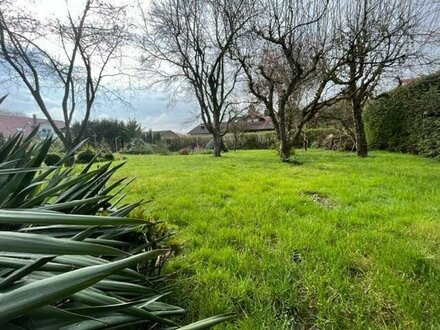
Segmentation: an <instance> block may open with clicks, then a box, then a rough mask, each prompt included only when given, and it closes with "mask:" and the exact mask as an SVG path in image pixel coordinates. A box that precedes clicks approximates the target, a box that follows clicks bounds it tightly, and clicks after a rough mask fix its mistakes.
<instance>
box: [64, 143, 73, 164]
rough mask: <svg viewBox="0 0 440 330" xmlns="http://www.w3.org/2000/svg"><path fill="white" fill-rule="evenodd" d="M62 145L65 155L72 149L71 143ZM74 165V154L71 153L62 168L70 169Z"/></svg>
mask: <svg viewBox="0 0 440 330" xmlns="http://www.w3.org/2000/svg"><path fill="white" fill-rule="evenodd" d="M63 144H64V150H65V152H66V154H67V153H68V152H69V151H70V150H72V149H73V144H72V143H66V142H65V143H63ZM74 164H75V153H72V154H71V155H70V157H69V158H67V159H66V161H65V162H64V166H66V167H72V166H73V165H74Z"/></svg>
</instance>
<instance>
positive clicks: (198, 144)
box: [165, 135, 212, 152]
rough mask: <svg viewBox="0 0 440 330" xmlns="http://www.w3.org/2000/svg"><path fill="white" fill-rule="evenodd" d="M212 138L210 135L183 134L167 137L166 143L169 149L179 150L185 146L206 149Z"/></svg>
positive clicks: (193, 148) (192, 148) (172, 150)
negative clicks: (173, 137) (171, 137)
mask: <svg viewBox="0 0 440 330" xmlns="http://www.w3.org/2000/svg"><path fill="white" fill-rule="evenodd" d="M211 139H212V137H211V136H210V135H207V136H190V135H188V136H181V137H179V138H176V139H166V141H165V143H166V146H167V148H168V150H169V151H171V152H178V151H179V150H180V149H183V148H190V149H191V150H195V149H204V148H205V146H206V144H207V143H208V142H209V141H210V140H211Z"/></svg>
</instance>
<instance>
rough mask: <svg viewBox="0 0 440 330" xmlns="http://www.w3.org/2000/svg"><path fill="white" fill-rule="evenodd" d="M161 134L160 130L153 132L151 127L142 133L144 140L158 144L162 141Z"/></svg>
mask: <svg viewBox="0 0 440 330" xmlns="http://www.w3.org/2000/svg"><path fill="white" fill-rule="evenodd" d="M161 139H162V138H161V136H160V133H159V132H153V131H152V130H151V129H150V130H149V131H147V132H144V133H142V140H144V141H145V142H147V143H151V144H157V143H159V142H161Z"/></svg>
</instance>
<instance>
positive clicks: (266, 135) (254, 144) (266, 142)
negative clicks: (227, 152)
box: [224, 132, 277, 150]
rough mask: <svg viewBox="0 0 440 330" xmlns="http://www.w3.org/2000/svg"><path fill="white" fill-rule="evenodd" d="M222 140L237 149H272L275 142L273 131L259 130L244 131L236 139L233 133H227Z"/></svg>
mask: <svg viewBox="0 0 440 330" xmlns="http://www.w3.org/2000/svg"><path fill="white" fill-rule="evenodd" d="M224 141H225V143H226V144H227V145H229V146H234V145H235V147H236V148H237V149H242V150H250V149H272V148H273V147H274V145H275V144H276V142H277V137H276V134H275V132H261V133H245V134H242V135H241V136H239V137H238V138H237V139H236V140H235V139H234V136H233V134H227V135H226V136H225V138H224Z"/></svg>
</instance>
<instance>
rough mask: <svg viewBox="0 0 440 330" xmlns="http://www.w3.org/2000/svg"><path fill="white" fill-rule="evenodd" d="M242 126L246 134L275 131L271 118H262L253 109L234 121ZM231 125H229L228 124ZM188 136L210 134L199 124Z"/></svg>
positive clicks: (223, 124) (204, 126)
mask: <svg viewBox="0 0 440 330" xmlns="http://www.w3.org/2000/svg"><path fill="white" fill-rule="evenodd" d="M236 120H237V121H238V122H239V123H242V124H243V127H244V131H245V132H248V133H254V132H265V131H273V130H275V128H274V126H273V122H272V118H270V117H269V116H262V115H260V114H259V113H258V112H257V111H255V110H254V109H251V110H249V112H248V114H247V115H246V116H243V117H239V118H237V119H236ZM229 125H231V124H229ZM221 127H222V130H225V129H226V123H222V124H221ZM188 134H189V135H196V136H197V135H208V134H210V133H209V131H208V129H207V128H206V125H205V124H200V125H197V126H196V127H194V128H193V129H192V130H191V131H189V132H188Z"/></svg>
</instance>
